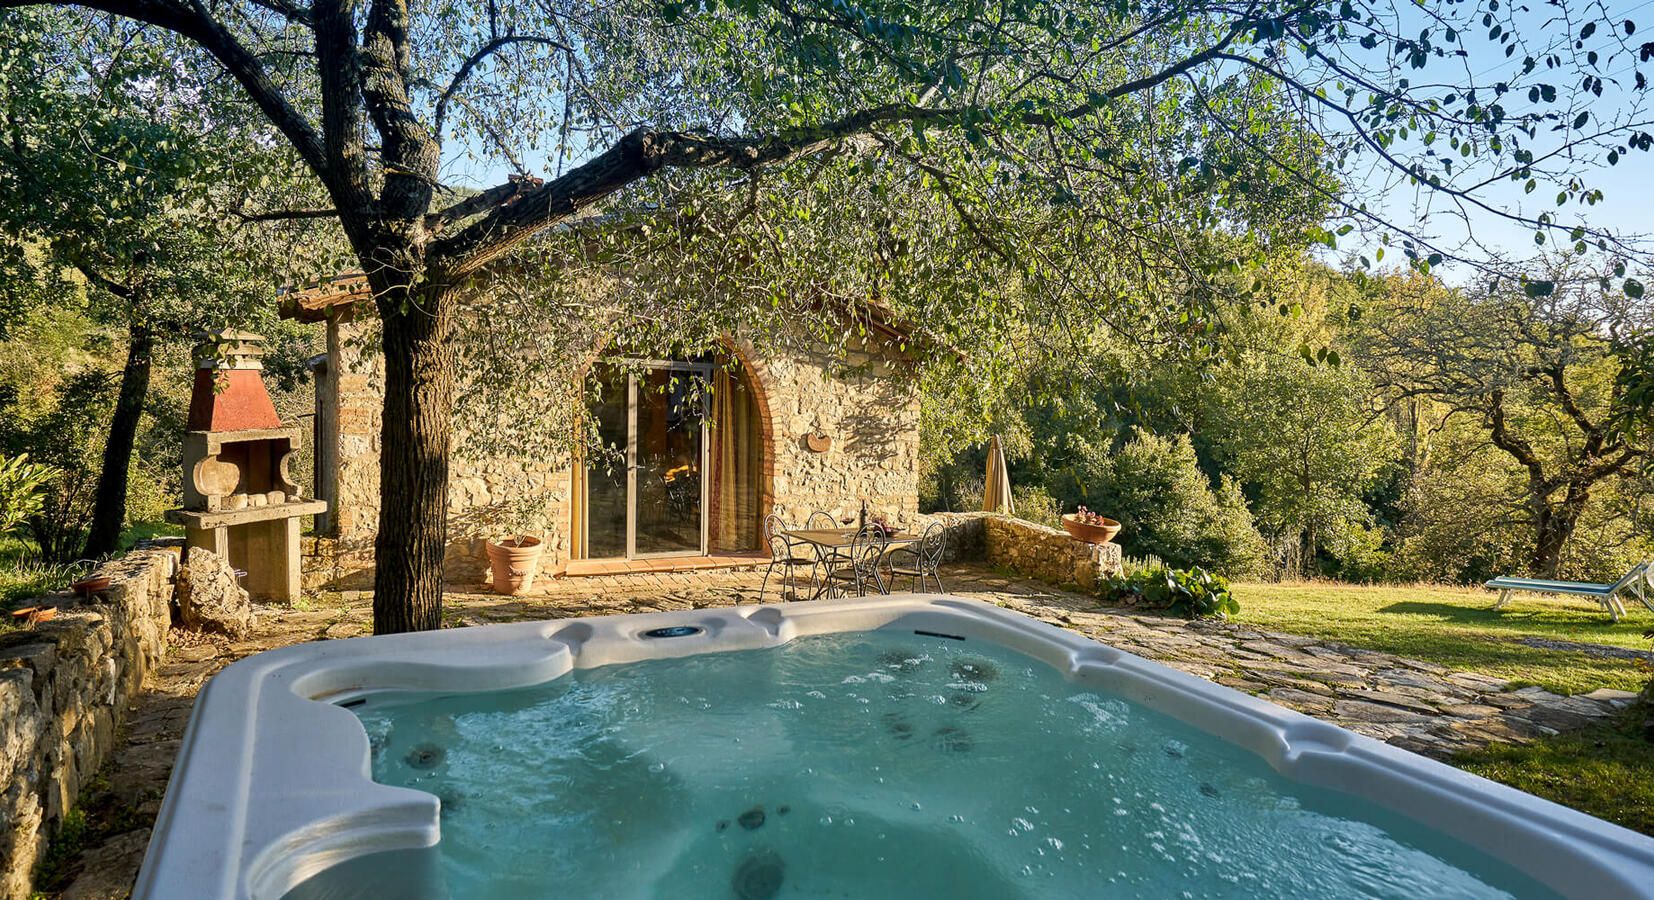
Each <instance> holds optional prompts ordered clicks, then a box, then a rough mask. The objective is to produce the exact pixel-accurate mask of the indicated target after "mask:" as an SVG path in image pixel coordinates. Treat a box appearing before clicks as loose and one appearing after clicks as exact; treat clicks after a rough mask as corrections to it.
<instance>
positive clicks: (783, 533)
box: [758, 513, 816, 601]
mask: <svg viewBox="0 0 1654 900" xmlns="http://www.w3.org/2000/svg"><path fill="white" fill-rule="evenodd" d="M764 546H765V547H767V548H768V549H769V551H770V564H769V565H768V566H766V567H765V568H764V580H763V582H761V583H760V584H759V585H758V599H759V600H760V601H762V600H763V598H764V591H765V590H767V589H768V588H769V586H770V575H771V574H772V573H773V572H774V571H775V570H776V568H777V567H780V569H781V580H780V581H779V582H777V583H778V584H779V585H780V586H781V599H782V600H785V599H787V588H788V587H789V586H794V596H795V597H796V595H797V592H796V586H795V585H793V582H794V580H795V578H796V577H797V570H798V569H799V567H801V566H810V571H811V575H810V580H811V581H812V582H813V581H814V580H815V564H816V561H815V559H814V558H813V557H803V556H799V555H798V554H797V553H796V552H794V549H793V541H792V539H791V538H789V537H787V522H786V520H784V519H782V518H781V517H780V516H778V515H776V514H775V513H770V514H769V515H767V516H765V517H764Z"/></svg>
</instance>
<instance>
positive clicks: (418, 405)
mask: <svg viewBox="0 0 1654 900" xmlns="http://www.w3.org/2000/svg"><path fill="white" fill-rule="evenodd" d="M375 287H376V293H377V295H378V298H379V309H380V319H381V321H382V322H383V323H384V353H385V407H384V418H383V420H382V421H381V422H380V426H379V435H380V454H379V493H380V501H379V534H378V537H377V539H376V541H375V544H374V566H375V569H374V578H373V631H374V633H375V634H392V633H395V632H402V631H427V630H432V629H436V628H440V627H442V583H443V577H442V576H443V571H442V568H443V566H442V562H443V552H444V550H445V548H446V546H447V543H448V542H447V535H448V444H449V435H450V421H451V415H452V412H453V409H452V407H453V393H454V391H453V388H454V355H453V350H452V349H451V348H450V347H449V345H448V337H449V331H450V329H451V327H452V318H453V316H452V304H453V300H454V296H453V295H454V291H453V289H452V288H451V287H450V286H447V285H443V284H438V283H434V282H427V283H425V284H423V285H421V286H420V287H419V288H417V289H415V288H412V287H411V286H409V285H408V284H406V283H404V284H401V285H389V286H386V287H382V288H381V287H379V286H377V285H376V286H375ZM400 297H407V298H409V302H406V303H403V302H400V299H399V298H400Z"/></svg>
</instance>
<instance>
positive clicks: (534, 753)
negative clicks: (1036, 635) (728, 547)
mask: <svg viewBox="0 0 1654 900" xmlns="http://www.w3.org/2000/svg"><path fill="white" fill-rule="evenodd" d="M350 702H351V703H352V704H353V705H352V706H351V708H352V711H353V712H355V713H356V714H357V715H358V716H359V717H360V719H361V722H362V724H363V726H364V727H365V728H366V730H367V733H368V735H369V739H370V743H371V747H372V772H373V777H374V780H376V781H379V782H381V783H383V784H387V785H394V786H403V787H410V788H415V789H419V790H423V791H428V792H430V793H432V794H435V795H437V796H438V797H440V798H441V801H442V813H441V841H440V843H439V844H438V845H437V847H436V848H435V849H434V850H433V851H396V852H392V853H379V854H372V855H368V856H364V857H360V858H357V859H355V860H352V861H350V862H347V863H343V864H341V865H337V866H334V867H333V868H331V869H328V870H325V871H323V872H322V873H320V874H319V875H316V876H314V877H312V878H311V879H310V880H309V881H307V882H305V883H304V884H302V885H300V886H299V887H297V888H295V889H294V890H293V891H291V892H290V893H289V894H288V895H287V897H288V900H314V898H346V897H368V896H384V895H385V894H384V891H385V890H386V889H387V884H389V883H391V882H392V881H397V880H398V879H400V881H399V882H398V883H400V884H402V885H403V886H402V887H400V888H398V889H397V890H399V891H401V890H406V889H407V887H406V886H407V884H409V883H410V882H419V883H421V884H422V885H423V887H424V889H425V890H426V891H427V892H428V893H429V894H430V895H432V896H451V897H453V898H488V900H493V898H519V897H567V898H616V900H619V898H682V900H702V898H706V900H711V898H718V900H727V898H740V900H761V898H788V897H798V898H803V897H825V898H858V900H861V898H880V897H904V898H905V897H946V898H955V900H976V898H983V900H986V898H1024V897H1026V898H1033V897H1040V898H1046V897H1052V898H1057V897H1105V896H1122V897H1174V898H1175V897H1186V898H1197V897H1260V898H1262V897H1270V898H1273V897H1306V896H1318V897H1396V898H1409V900H1415V898H1425V897H1442V898H1449V897H1452V898H1461V897H1462V898H1470V897H1503V896H1518V897H1550V896H1555V895H1554V894H1553V893H1552V892H1550V891H1549V890H1547V889H1546V888H1545V887H1543V886H1542V885H1540V884H1539V883H1538V882H1536V881H1534V880H1532V879H1530V878H1528V877H1527V876H1525V875H1523V874H1521V873H1519V872H1517V871H1515V870H1513V869H1512V868H1510V867H1509V866H1507V865H1505V864H1503V863H1501V862H1498V861H1496V860H1494V859H1492V858H1491V857H1489V856H1487V855H1485V854H1484V853H1482V852H1480V851H1478V850H1475V849H1473V848H1471V847H1469V846H1467V845H1465V844H1463V843H1460V842H1458V841H1456V840H1453V839H1451V838H1449V837H1447V836H1445V835H1442V834H1440V833H1438V832H1436V831H1434V830H1432V829H1430V828H1429V827H1427V826H1425V825H1422V824H1420V823H1418V822H1415V821H1413V820H1410V819H1406V818H1403V817H1400V816H1396V815H1393V814H1390V813H1388V812H1386V811H1385V810H1383V809H1381V808H1379V807H1377V806H1375V805H1373V804H1370V803H1367V802H1363V801H1359V800H1356V799H1354V798H1352V797H1350V796H1349V795H1346V794H1342V793H1339V792H1335V791H1330V790H1324V789H1319V788H1313V787H1308V786H1305V785H1303V784H1299V783H1296V782H1293V781H1290V780H1288V779H1285V778H1282V777H1281V776H1279V775H1277V774H1276V773H1275V772H1274V771H1273V770H1272V769H1271V768H1270V767H1269V766H1268V765H1266V764H1265V763H1264V762H1263V761H1262V760H1261V759H1260V758H1258V757H1257V756H1255V755H1253V754H1251V753H1249V752H1247V751H1245V750H1243V749H1241V748H1239V747H1237V746H1234V745H1232V744H1229V743H1226V742H1224V741H1222V740H1219V739H1217V738H1214V737H1212V736H1210V735H1208V734H1205V733H1204V732H1201V731H1199V730H1197V729H1195V728H1192V727H1190V726H1188V725H1185V724H1183V723H1180V722H1177V721H1175V720H1173V719H1171V718H1169V717H1167V716H1164V715H1162V714H1159V713H1156V712H1154V711H1152V710H1149V709H1147V708H1145V707H1142V706H1140V705H1136V704H1133V703H1130V702H1128V701H1126V700H1124V699H1121V698H1119V697H1114V696H1110V695H1107V694H1103V693H1099V692H1097V691H1094V690H1088V689H1086V688H1085V687H1083V686H1080V685H1076V684H1071V683H1069V682H1068V681H1066V680H1065V679H1064V678H1063V677H1062V676H1061V675H1060V674H1059V673H1058V672H1057V671H1055V670H1054V669H1052V668H1051V667H1049V666H1047V665H1045V664H1043V663H1041V662H1038V661H1036V660H1034V659H1032V658H1030V657H1027V656H1023V655H1021V654H1019V653H1016V652H1014V651H1010V650H1007V649H1004V648H1000V647H997V646H994V645H992V644H989V643H984V642H981V641H975V640H971V641H960V640H952V639H948V638H944V637H937V636H932V635H925V634H918V633H913V632H911V631H873V632H850V633H844V634H835V635H827V636H816V637H803V638H799V639H797V640H794V641H792V642H789V643H786V644H783V645H781V646H778V647H773V648H768V649H762V650H742V651H731V652H718V653H705V654H701V655H695V656H689V657H683V658H677V659H656V660H647V661H642V662H634V663H625V664H620V665H610V666H601V667H597V668H589V669H576V670H574V671H572V672H570V673H568V674H566V675H564V676H562V677H560V678H557V679H555V680H552V681H550V682H547V683H545V684H541V685H537V686H534V687H528V688H518V689H513V690H503V691H494V692H483V693H465V694H447V695H441V694H429V693H410V692H384V693H375V694H370V695H367V696H366V697H365V698H357V700H353V701H350Z"/></svg>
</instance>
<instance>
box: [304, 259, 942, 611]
mask: <svg viewBox="0 0 1654 900" xmlns="http://www.w3.org/2000/svg"><path fill="white" fill-rule="evenodd" d="M369 300H370V297H369V293H368V289H367V287H366V285H365V282H364V280H363V279H362V278H361V277H360V276H355V277H346V278H342V279H339V280H336V281H334V282H331V283H330V284H329V285H328V286H326V287H323V288H317V289H312V290H308V291H302V292H297V293H295V294H291V295H289V296H288V297H287V298H286V299H285V300H284V303H283V307H282V313H283V315H284V316H285V317H287V318H291V319H297V320H299V321H303V322H314V323H318V325H319V326H320V327H324V328H325V329H326V335H327V352H326V353H325V354H324V355H322V356H319V357H316V358H315V359H313V360H311V368H312V372H313V373H314V375H315V385H316V411H315V417H314V444H313V446H314V448H315V449H314V454H315V456H314V471H315V482H316V483H315V495H316V497H317V498H318V499H322V500H326V501H328V504H329V510H330V512H329V514H327V515H326V516H319V517H318V518H317V529H316V530H317V534H318V535H319V536H320V537H321V539H320V540H318V541H316V542H314V544H313V553H312V556H311V558H310V559H308V560H307V568H308V569H309V574H308V577H307V581H308V582H309V583H311V584H327V583H332V584H335V585H347V584H362V583H363V582H365V581H367V578H366V576H367V574H368V573H370V572H371V567H372V562H373V539H374V534H375V531H376V529H377V527H378V517H379V501H378V497H379V425H380V421H379V419H380V410H381V408H382V398H383V385H384V375H383V373H384V369H383V361H382V358H380V357H379V356H378V355H377V354H376V353H370V352H368V351H364V349H363V347H362V345H361V344H360V343H359V342H357V341H354V340H353V339H352V338H353V336H354V334H355V333H356V332H357V331H358V330H359V329H360V328H361V327H362V323H365V322H366V321H367V317H368V316H371V315H372V304H371V302H368V301H369ZM863 325H864V327H865V331H866V337H865V338H862V339H859V340H858V341H856V342H855V343H853V344H852V345H851V347H850V349H848V350H829V349H828V348H827V347H825V346H820V345H818V344H815V343H813V342H804V343H802V344H801V345H800V346H796V347H793V348H790V349H785V350H778V351H774V350H772V351H769V352H762V351H760V350H758V349H757V348H756V347H755V346H754V345H753V343H752V342H750V341H748V340H746V339H745V338H743V337H742V336H741V335H726V336H725V337H724V339H723V341H722V347H721V349H720V350H719V351H718V352H716V353H713V354H709V355H707V356H703V357H700V358H696V359H666V360H638V359H633V358H627V359H624V360H620V359H616V358H615V357H614V355H613V352H612V350H611V349H609V348H606V347H600V348H596V349H594V351H593V352H592V353H590V354H589V355H588V356H587V357H586V358H585V359H583V360H582V361H581V362H580V363H579V364H576V365H572V366H570V367H569V368H568V370H567V371H565V372H563V373H562V374H561V375H560V376H559V378H560V379H561V380H562V381H563V382H564V383H563V384H560V385H546V386H545V388H546V389H547V390H548V391H559V390H561V391H581V392H583V394H581V395H583V396H587V397H594V398H596V399H594V400H583V401H581V402H580V403H579V404H578V405H577V409H576V410H575V411H574V412H571V413H568V414H567V415H568V416H569V418H570V421H569V422H568V427H569V429H570V430H571V431H573V430H574V429H575V427H576V425H577V422H576V421H575V420H574V419H575V417H577V416H586V417H589V419H588V421H587V423H586V424H587V425H588V426H589V432H592V433H595V435H596V437H597V439H598V444H597V446H598V447H599V449H597V450H595V451H587V450H585V449H583V448H582V446H581V445H580V444H578V443H577V444H576V445H575V447H574V449H572V450H570V451H560V452H551V453H547V454H538V453H526V454H525V453H522V452H509V451H504V450H501V451H498V452H484V453H480V454H479V453H477V452H475V449H474V448H471V449H469V450H468V452H466V453H463V454H458V453H457V454H456V455H455V457H454V459H453V461H452V464H451V469H450V482H449V485H450V487H449V503H450V509H449V524H448V539H449V546H448V553H447V560H446V563H447V565H446V568H447V573H448V580H449V581H450V582H451V583H455V584H470V583H475V582H477V581H480V580H484V578H485V573H486V571H487V566H488V563H487V554H486V550H485V541H487V540H489V539H498V538H500V537H503V536H505V535H506V534H508V533H509V531H510V528H509V526H507V525H506V524H505V521H506V519H507V518H509V517H506V516H503V515H501V511H502V509H505V508H507V507H512V506H514V505H515V506H516V507H518V508H520V507H521V505H522V500H523V498H525V497H527V498H531V503H530V505H532V506H534V507H536V509H537V511H538V512H539V520H538V523H537V525H538V527H541V528H543V530H544V537H545V544H546V552H545V555H544V557H543V558H542V560H541V564H540V571H541V572H542V573H549V574H552V575H564V574H568V575H579V574H587V573H593V572H598V571H613V570H615V568H616V565H615V564H616V563H617V562H631V563H633V564H634V565H633V567H634V568H636V567H639V566H641V565H643V564H642V563H640V562H639V561H643V560H647V561H648V562H647V566H648V567H649V568H651V569H654V570H661V569H670V568H673V567H677V566H680V565H681V566H682V567H685V568H688V567H704V566H707V565H710V564H714V563H716V562H718V561H719V558H721V557H728V556H730V555H740V554H753V553H761V552H765V551H764V549H763V548H762V546H761V543H762V541H761V538H760V534H761V532H760V528H761V522H762V520H763V518H764V516H765V515H767V514H768V513H770V512H777V513H780V514H781V515H782V516H783V518H785V519H787V520H788V521H789V522H794V523H802V522H803V520H804V519H805V518H806V517H807V516H808V515H809V514H810V513H811V512H812V511H815V510H825V511H827V512H829V513H831V514H833V515H834V516H837V517H841V518H846V517H851V516H855V515H857V513H858V512H859V511H860V509H861V506H862V504H863V503H864V502H865V503H866V505H867V508H868V510H869V512H870V514H881V515H884V516H887V517H889V518H890V519H891V520H892V521H896V522H908V521H911V520H912V519H913V517H914V516H916V515H917V513H918V451H919V402H918V397H917V393H916V391H915V389H914V387H913V380H912V379H910V378H903V377H893V376H897V375H899V371H898V370H900V369H902V368H903V367H907V366H911V365H912V364H913V361H912V359H911V357H909V356H908V354H907V353H906V352H905V351H904V350H903V349H902V348H903V347H904V346H905V345H906V344H907V343H908V340H907V334H906V332H905V330H904V329H903V328H902V327H901V326H899V325H897V324H895V323H893V322H891V321H888V320H880V321H876V322H871V323H867V322H863ZM708 386H710V388H711V389H710V390H706V389H705V388H706V387H708ZM466 415H467V412H466V410H465V409H464V408H463V407H462V408H461V409H460V410H459V411H458V412H456V421H455V428H456V431H459V432H461V433H463V432H464V431H465V429H466V428H467V422H466V421H465V416H466ZM585 443H586V444H591V443H592V442H591V441H587V442H585ZM529 530H533V529H532V528H530V529H529ZM709 557H710V559H709Z"/></svg>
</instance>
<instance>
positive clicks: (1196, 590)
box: [1101, 566, 1240, 619]
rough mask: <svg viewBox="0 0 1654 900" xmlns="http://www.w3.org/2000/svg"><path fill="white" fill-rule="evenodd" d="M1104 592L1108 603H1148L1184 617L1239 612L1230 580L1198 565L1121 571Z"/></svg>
mask: <svg viewBox="0 0 1654 900" xmlns="http://www.w3.org/2000/svg"><path fill="white" fill-rule="evenodd" d="M1101 593H1102V597H1103V602H1105V603H1110V604H1116V605H1120V606H1143V607H1149V608H1152V609H1156V610H1160V611H1163V612H1166V613H1168V614H1170V615H1174V616H1182V617H1183V618H1185V619H1204V618H1208V617H1217V618H1228V617H1230V616H1233V615H1235V614H1236V613H1238V612H1240V603H1238V602H1236V600H1235V598H1234V595H1232V594H1230V593H1229V582H1228V580H1227V579H1225V578H1224V577H1223V576H1221V575H1213V574H1212V573H1210V572H1208V571H1206V570H1205V569H1202V568H1201V567H1199V566H1193V567H1191V568H1188V569H1174V568H1171V567H1169V566H1155V567H1153V568H1148V569H1141V570H1138V571H1136V572H1133V573H1131V574H1129V575H1118V576H1115V577H1114V578H1111V579H1109V580H1108V581H1107V582H1105V583H1104V584H1103V586H1102V591H1101Z"/></svg>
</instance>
